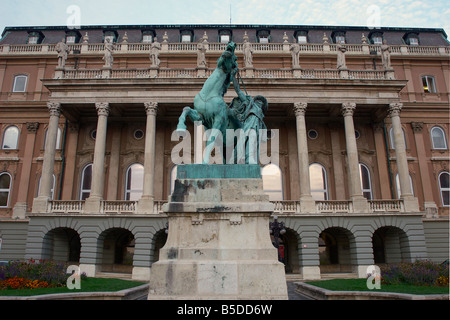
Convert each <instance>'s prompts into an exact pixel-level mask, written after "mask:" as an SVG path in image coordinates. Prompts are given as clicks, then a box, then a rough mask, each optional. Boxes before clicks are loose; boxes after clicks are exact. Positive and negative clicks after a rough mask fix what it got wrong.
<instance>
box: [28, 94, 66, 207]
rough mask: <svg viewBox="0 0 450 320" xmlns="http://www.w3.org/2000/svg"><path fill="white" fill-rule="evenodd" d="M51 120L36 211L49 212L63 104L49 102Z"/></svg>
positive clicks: (36, 200)
mask: <svg viewBox="0 0 450 320" xmlns="http://www.w3.org/2000/svg"><path fill="white" fill-rule="evenodd" d="M47 107H48V111H49V113H50V120H49V123H48V128H47V139H46V144H45V152H44V161H43V163H42V175H41V184H40V188H39V194H38V196H37V198H35V199H34V201H33V211H34V212H47V207H48V201H49V200H50V195H51V188H52V185H53V167H54V165H55V153H56V138H57V134H58V124H59V116H60V115H61V104H59V103H56V102H48V103H47Z"/></svg>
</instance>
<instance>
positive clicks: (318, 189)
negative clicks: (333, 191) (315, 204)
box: [309, 163, 328, 200]
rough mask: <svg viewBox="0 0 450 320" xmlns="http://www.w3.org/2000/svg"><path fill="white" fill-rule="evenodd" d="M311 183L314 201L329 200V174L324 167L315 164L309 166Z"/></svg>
mask: <svg viewBox="0 0 450 320" xmlns="http://www.w3.org/2000/svg"><path fill="white" fill-rule="evenodd" d="M309 183H310V187H311V195H312V197H313V199H314V200H328V184H327V172H326V170H325V168H324V167H323V166H322V165H320V164H318V163H313V164H311V165H310V166H309Z"/></svg>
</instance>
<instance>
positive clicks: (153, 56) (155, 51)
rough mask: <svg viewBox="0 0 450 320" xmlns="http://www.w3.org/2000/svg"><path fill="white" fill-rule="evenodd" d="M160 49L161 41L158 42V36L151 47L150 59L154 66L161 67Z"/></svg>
mask: <svg viewBox="0 0 450 320" xmlns="http://www.w3.org/2000/svg"><path fill="white" fill-rule="evenodd" d="M159 51H161V43H159V42H158V38H156V37H155V41H154V42H153V43H152V45H151V47H150V61H151V67H152V68H159V64H160V63H161V60H159Z"/></svg>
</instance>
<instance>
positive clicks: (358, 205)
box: [341, 102, 368, 212]
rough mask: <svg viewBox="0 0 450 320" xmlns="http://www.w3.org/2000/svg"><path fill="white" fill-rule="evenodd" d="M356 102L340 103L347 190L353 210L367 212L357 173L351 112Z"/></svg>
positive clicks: (356, 154) (356, 155)
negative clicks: (342, 117)
mask: <svg viewBox="0 0 450 320" xmlns="http://www.w3.org/2000/svg"><path fill="white" fill-rule="evenodd" d="M355 108H356V103H353V102H346V103H343V104H342V109H341V111H342V115H343V116H344V125H345V145H346V149H347V169H348V190H349V192H350V199H351V200H352V202H353V211H354V212H367V211H368V203H367V200H366V198H364V196H363V193H362V188H361V175H360V173H359V160H358V149H357V147H356V136H355V126H354V124H353V113H354V112H355Z"/></svg>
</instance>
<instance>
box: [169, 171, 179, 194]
mask: <svg viewBox="0 0 450 320" xmlns="http://www.w3.org/2000/svg"><path fill="white" fill-rule="evenodd" d="M177 167H178V166H177V165H174V166H173V167H172V170H171V171H170V194H172V193H173V189H174V188H175V180H176V179H177Z"/></svg>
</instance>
